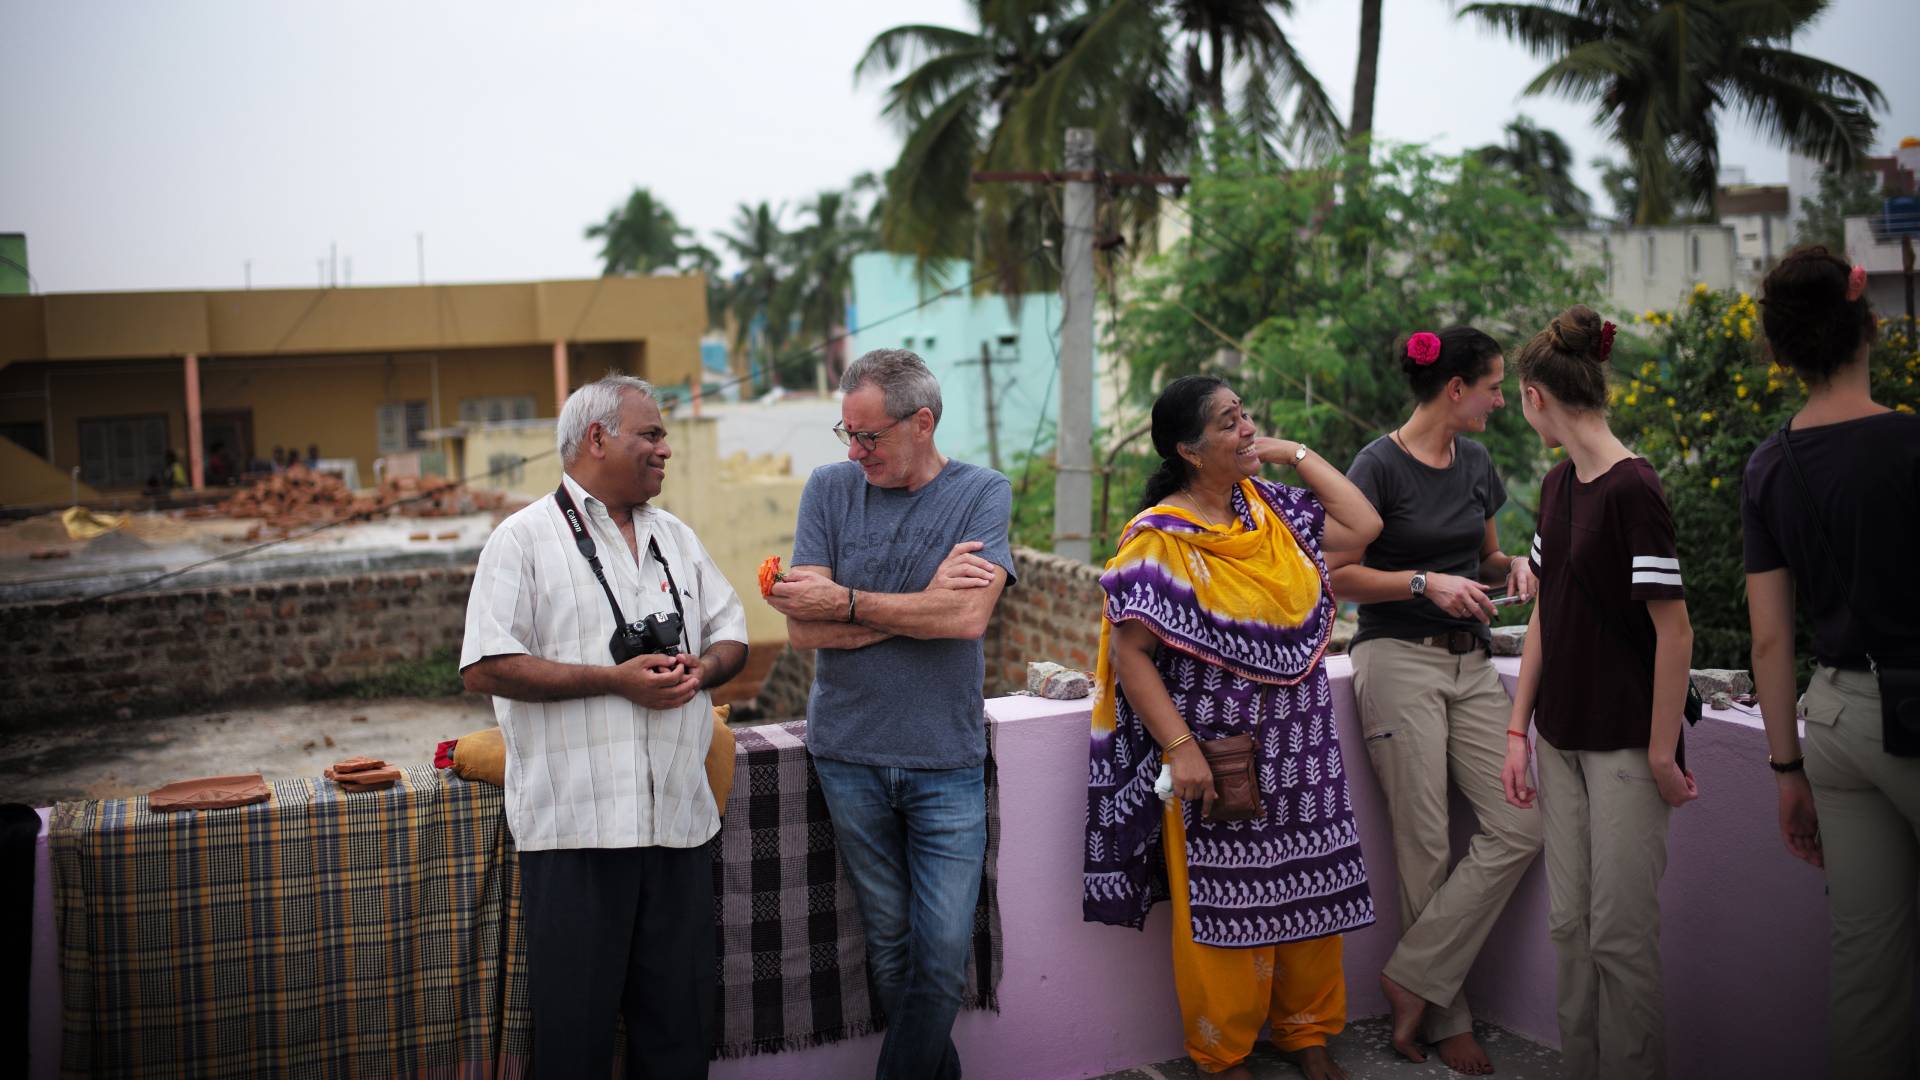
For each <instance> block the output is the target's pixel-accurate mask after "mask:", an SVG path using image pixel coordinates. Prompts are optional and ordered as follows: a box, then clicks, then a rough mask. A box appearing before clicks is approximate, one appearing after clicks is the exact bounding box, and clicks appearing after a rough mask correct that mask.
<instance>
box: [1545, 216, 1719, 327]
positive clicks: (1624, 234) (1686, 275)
mask: <svg viewBox="0 0 1920 1080" xmlns="http://www.w3.org/2000/svg"><path fill="white" fill-rule="evenodd" d="M1560 236H1561V238H1562V239H1563V240H1565V241H1566V242H1567V246H1568V247H1569V248H1571V249H1572V255H1573V258H1574V260H1575V261H1576V262H1579V263H1581V264H1584V265H1587V266H1594V267H1598V268H1599V269H1600V270H1601V272H1602V273H1603V274H1604V275H1605V277H1604V279H1603V285H1602V306H1603V307H1605V308H1607V309H1609V313H1610V314H1615V315H1635V314H1639V313H1641V312H1644V311H1668V310H1671V309H1673V308H1676V307H1678V306H1680V304H1681V303H1682V302H1684V300H1685V299H1686V295H1687V293H1688V292H1690V291H1691V290H1692V289H1693V287H1694V286H1695V285H1696V284H1701V283H1704V284H1705V285H1706V286H1707V287H1708V288H1712V289H1730V288H1737V287H1740V283H1741V279H1740V275H1739V272H1738V264H1739V240H1738V237H1737V236H1736V235H1735V230H1734V228H1733V227H1732V226H1730V225H1724V224H1723V225H1631V226H1624V225H1623V226H1619V227H1617V228H1610V229H1569V230H1566V231H1563V232H1562V233H1561V234H1560Z"/></svg>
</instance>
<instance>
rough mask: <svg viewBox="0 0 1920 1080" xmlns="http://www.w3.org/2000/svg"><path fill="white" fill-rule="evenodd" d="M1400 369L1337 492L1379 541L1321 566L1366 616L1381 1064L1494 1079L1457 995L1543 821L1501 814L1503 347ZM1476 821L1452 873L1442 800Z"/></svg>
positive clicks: (1480, 337)
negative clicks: (1382, 896) (1388, 835)
mask: <svg viewBox="0 0 1920 1080" xmlns="http://www.w3.org/2000/svg"><path fill="white" fill-rule="evenodd" d="M1401 353H1402V356H1401V360H1400V362H1401V366H1402V367H1403V369H1404V370H1405V372H1406V375H1407V382H1408V384H1409V386H1410V387H1411V389H1412V391H1413V397H1414V401H1415V405H1414V409H1413V415H1412V416H1410V417H1408V418H1407V421H1406V423H1404V424H1402V425H1401V426H1400V427H1399V428H1397V429H1395V430H1394V431H1393V432H1391V433H1389V434H1387V435H1385V436H1383V437H1381V438H1378V439H1375V440H1374V441H1373V442H1372V443H1370V444H1368V445H1367V446H1366V447H1365V448H1364V449H1362V450H1361V451H1360V453H1359V454H1358V455H1356V456H1355V457H1354V459H1353V466H1352V468H1350V469H1348V470H1347V478H1348V479H1349V480H1352V481H1353V483H1354V485H1355V486H1356V487H1358V488H1359V489H1360V490H1361V491H1362V492H1364V493H1365V494H1366V496H1367V498H1368V500H1369V501H1371V502H1372V503H1373V506H1374V509H1376V510H1378V511H1379V512H1380V517H1381V519H1382V520H1383V522H1384V527H1383V528H1382V530H1381V533H1380V535H1379V536H1378V537H1377V538H1376V539H1375V540H1374V541H1373V543H1372V544H1369V545H1368V546H1367V549H1366V551H1365V552H1364V553H1353V554H1346V555H1330V556H1329V557H1328V560H1327V563H1328V566H1329V568H1330V569H1331V570H1332V571H1333V586H1334V591H1335V592H1336V593H1337V594H1338V595H1339V597H1340V598H1341V599H1343V600H1356V601H1359V603H1360V632H1359V633H1358V634H1356V635H1355V636H1354V643H1353V645H1352V646H1351V649H1350V652H1351V653H1352V658H1353V686H1354V696H1355V697H1356V699H1357V700H1358V702H1359V705H1360V724H1361V729H1362V730H1363V731H1364V732H1365V733H1366V738H1367V756H1368V758H1369V759H1370V760H1371V761H1372V762H1373V770H1374V773H1375V775H1377V776H1378V777H1379V779H1380V786H1381V788H1382V789H1384V790H1385V791H1386V794H1387V808H1388V813H1389V816H1390V817H1391V818H1392V822H1393V852H1394V859H1395V861H1396V863H1397V864H1398V868H1399V878H1400V923H1401V931H1402V933H1401V937H1400V943H1399V945H1398V946H1397V947H1396V948H1395V949H1394V953H1393V956H1392V957H1391V958H1390V959H1389V960H1388V961H1387V966H1386V968H1385V969H1384V970H1383V971H1382V972H1381V975H1380V987H1381V989H1382V990H1383V991H1384V992H1385V993H1386V995H1387V1000H1388V1001H1389V1002H1390V1003H1391V1005H1392V1006H1393V1046H1394V1049H1396V1050H1398V1051H1399V1052H1400V1053H1401V1054H1403V1055H1405V1056H1406V1057H1408V1058H1410V1059H1412V1060H1414V1061H1424V1060H1426V1055H1425V1052H1424V1051H1423V1050H1422V1049H1421V1044H1422V1043H1427V1044H1432V1045H1433V1046H1434V1047H1435V1049H1436V1050H1437V1051H1438V1052H1439V1054H1440V1057H1441V1060H1443V1061H1445V1062H1446V1063H1447V1065H1448V1066H1449V1067H1450V1068H1452V1069H1454V1070H1455V1071H1457V1072H1462V1073H1467V1074H1469V1075H1477V1074H1482V1073H1488V1072H1491V1071H1493V1066H1492V1063H1491V1062H1490V1061H1489V1060H1488V1059H1487V1054H1486V1051H1485V1050H1483V1049H1482V1048H1481V1047H1480V1045H1479V1044H1478V1043H1476V1042H1475V1041H1474V1038H1473V1018H1472V1016H1471V1015H1470V1014H1469V1013H1468V1011H1467V1002H1466V998H1465V996H1464V994H1463V993H1462V991H1461V986H1462V984H1463V983H1464V982H1465V981H1466V977H1467V969H1468V968H1470V967H1472V966H1473V961H1474V958H1475V957H1476V956H1478V955H1479V952H1480V946H1481V944H1482V943H1483V942H1485V941H1486V938H1487V934H1488V932H1489V931H1490V930H1491V929H1492V928H1493V922H1494V919H1496V918H1497V917H1498V916H1499V914H1500V911H1501V909H1502V908H1504V907H1505V906H1506V902H1507V898H1508V896H1509V895H1511V894H1512V892H1513V888H1514V886H1515V885H1517V884H1518V883H1519V881H1520V875H1521V874H1522V873H1524V872H1525V871H1526V868H1527V866H1528V864H1529V863H1531V862H1532V861H1533V857H1534V855H1535V854H1536V853H1538V852H1539V850H1540V821H1539V815H1538V814H1535V813H1533V812H1532V811H1528V810H1521V809H1519V808H1517V807H1514V806H1511V805H1509V804H1508V803H1507V801H1506V800H1505V799H1504V798H1502V797H1501V789H1500V767H1501V765H1502V764H1503V763H1504V761H1505V759H1506V734H1505V732H1506V723H1507V715H1508V712H1509V711H1510V709H1511V703H1510V702H1509V700H1508V698H1507V692H1506V689H1505V687H1504V686H1503V685H1502V684H1501V681H1500V676H1499V674H1498V673H1497V672H1495V671H1494V669H1493V662H1492V660H1491V659H1490V658H1489V655H1488V653H1489V647H1488V638H1489V635H1488V629H1487V628H1488V624H1489V623H1490V621H1491V620H1492V618H1493V611H1494V608H1493V603H1492V600H1491V598H1490V596H1489V589H1490V587H1491V585H1492V583H1498V582H1502V581H1504V582H1505V583H1506V588H1507V590H1508V592H1509V594H1510V595H1513V596H1517V597H1519V598H1521V599H1532V597H1533V589H1534V578H1533V573H1532V568H1531V567H1529V566H1528V564H1527V560H1526V559H1524V558H1513V557H1510V556H1508V555H1506V554H1504V553H1502V552H1501V550H1500V543H1499V537H1498V535H1497V534H1496V533H1495V531H1494V524H1493V515H1494V512H1495V511H1496V510H1498V509H1500V506H1501V504H1503V503H1505V502H1506V499H1507V492H1506V488H1505V486H1504V485H1502V484H1501V483H1500V477H1499V476H1498V475H1496V474H1495V473H1494V471H1493V459H1492V457H1491V456H1490V455H1489V454H1488V453H1487V449H1486V447H1484V446H1481V445H1480V444H1479V443H1477V442H1475V441H1473V440H1472V439H1470V438H1468V437H1467V436H1468V435H1470V434H1472V433H1474V432H1479V431H1484V430H1486V426H1487V417H1488V416H1489V415H1491V414H1492V412H1493V410H1495V409H1498V408H1501V407H1503V406H1504V405H1505V404H1506V403H1505V401H1504V399H1503V398H1502V397H1501V394H1500V382H1501V380H1502V379H1503V378H1504V377H1505V375H1506V361H1505V358H1504V357H1502V356H1501V354H1500V345H1499V343H1498V342H1496V341H1494V340H1493V339H1492V338H1490V337H1488V336H1487V335H1486V334H1483V333H1481V332H1480V331H1478V330H1475V329H1473V328H1472V327H1467V326H1456V327H1451V328H1449V329H1446V330H1442V331H1440V332H1439V333H1438V334H1433V333H1427V332H1421V333H1417V334H1414V335H1412V336H1411V337H1409V338H1408V339H1407V342H1406V344H1405V346H1404V347H1403V348H1402V350H1401ZM1450 777H1451V778H1452V779H1454V780H1455V781H1456V782H1457V781H1459V780H1460V778H1462V777H1471V778H1473V782H1471V783H1459V784H1458V786H1459V788H1460V790H1461V793H1462V794H1464V795H1465V796H1466V797H1467V799H1468V801H1469V802H1471V803H1472V804H1473V808H1474V811H1475V816H1476V817H1477V818H1478V819H1479V833H1478V834H1477V835H1476V836H1475V837H1474V840H1473V843H1472V845H1471V846H1470V847H1469V848H1468V853H1467V856H1466V858H1464V859H1462V860H1460V863H1459V865H1458V866H1456V867H1454V868H1453V870H1452V872H1451V873H1449V872H1448V869H1447V857H1448V830H1447V782H1448V779H1449V778H1450Z"/></svg>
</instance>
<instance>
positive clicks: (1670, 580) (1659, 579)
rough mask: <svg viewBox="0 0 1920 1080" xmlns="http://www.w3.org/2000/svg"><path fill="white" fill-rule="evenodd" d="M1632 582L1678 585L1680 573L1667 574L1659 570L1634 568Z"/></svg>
mask: <svg viewBox="0 0 1920 1080" xmlns="http://www.w3.org/2000/svg"><path fill="white" fill-rule="evenodd" d="M1633 583H1634V584H1635V585H1679V584H1680V575H1679V574H1668V573H1664V572H1662V571H1659V570H1635V571H1634V572H1633Z"/></svg>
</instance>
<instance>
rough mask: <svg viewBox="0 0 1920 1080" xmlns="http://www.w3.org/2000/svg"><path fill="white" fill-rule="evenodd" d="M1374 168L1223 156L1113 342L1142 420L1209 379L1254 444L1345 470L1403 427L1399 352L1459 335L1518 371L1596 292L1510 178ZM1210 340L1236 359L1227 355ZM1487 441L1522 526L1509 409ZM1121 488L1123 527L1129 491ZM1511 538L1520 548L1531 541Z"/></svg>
mask: <svg viewBox="0 0 1920 1080" xmlns="http://www.w3.org/2000/svg"><path fill="white" fill-rule="evenodd" d="M1376 155H1377V158H1376V160H1375V161H1374V162H1373V164H1372V167H1371V169H1370V170H1366V171H1360V170H1358V169H1356V166H1358V165H1359V164H1360V163H1359V162H1356V161H1353V160H1348V159H1337V160H1335V161H1332V162H1329V163H1328V165H1327V166H1326V167H1325V168H1323V169H1312V170H1285V169H1281V168H1278V167H1276V166H1275V165H1274V164H1273V163H1272V162H1271V161H1270V160H1268V159H1264V158H1262V157H1259V156H1256V155H1248V154H1234V153H1226V154H1220V155H1217V157H1216V164H1214V165H1213V166H1212V167H1211V168H1208V169H1207V170H1206V171H1204V172H1202V173H1200V174H1199V175H1196V176H1195V180H1194V190H1193V194H1192V196H1191V198H1190V199H1189V201H1188V204H1187V207H1186V210H1187V213H1188V214H1189V216H1190V217H1191V219H1192V224H1193V226H1194V227H1193V232H1192V235H1191V236H1190V237H1189V238H1188V239H1186V240H1184V241H1182V242H1181V244H1180V246H1179V247H1178V249H1176V250H1175V251H1173V252H1171V253H1169V254H1168V255H1166V256H1164V257H1162V258H1160V259H1158V260H1155V261H1154V262H1152V263H1149V264H1148V265H1147V266H1146V267H1145V269H1144V272H1143V273H1142V275H1141V278H1140V281H1139V282H1138V286H1139V288H1138V296H1137V298H1136V299H1134V300H1133V302H1131V303H1130V304H1129V305H1128V307H1127V308H1126V310H1125V311H1124V312H1123V313H1122V314H1121V316H1120V317H1119V319H1118V320H1117V321H1116V323H1115V325H1114V326H1113V328H1112V336H1113V339H1114V340H1113V346H1114V351H1115V352H1116V353H1117V354H1119V355H1122V356H1126V357H1127V358H1128V362H1129V365H1130V382H1131V394H1132V396H1133V398H1134V400H1135V402H1136V403H1137V404H1139V405H1140V406H1141V407H1142V408H1143V409H1144V407H1145V406H1146V405H1147V404H1148V403H1150V402H1151V401H1152V399H1153V397H1154V395H1155V394H1156V393H1157V392H1158V389H1159V387H1161V386H1163V385H1165V384H1166V383H1167V382H1168V381H1171V380H1172V379H1174V378H1176V377H1178V376H1181V375H1187V374H1193V373H1210V374H1215V375H1219V376H1220V377H1222V378H1224V379H1226V380H1227V381H1228V382H1229V383H1231V384H1232V385H1233V386H1234V387H1235V388H1236V390H1237V391H1238V392H1239V394H1240V396H1241V398H1242V399H1243V400H1245V401H1246V402H1247V404H1248V406H1249V408H1250V409H1251V410H1252V411H1253V413H1254V415H1255V416H1256V417H1257V419H1258V422H1259V423H1260V426H1261V428H1262V430H1264V431H1269V432H1272V433H1274V434H1277V435H1280V436H1283V437H1286V438H1297V439H1301V440H1303V441H1305V442H1307V443H1308V444H1309V445H1311V446H1313V447H1314V448H1315V449H1316V450H1318V451H1319V452H1320V453H1321V454H1322V455H1324V456H1325V457H1326V458H1327V459H1328V460H1330V461H1333V462H1335V463H1338V464H1342V465H1344V464H1345V463H1346V462H1348V461H1351V460H1352V458H1353V455H1354V454H1355V453H1356V452H1357V451H1358V450H1359V449H1360V448H1361V447H1362V446H1364V445H1365V444H1366V443H1368V442H1370V441H1371V440H1373V439H1374V438H1377V437H1378V436H1380V435H1383V434H1385V433H1386V432H1387V431H1389V430H1391V429H1393V428H1394V427H1397V426H1398V425H1399V424H1400V423H1401V422H1402V421H1403V420H1404V419H1405V417H1406V416H1407V415H1408V414H1409V413H1410V412H1411V410H1412V407H1413V399H1412V395H1411V393H1410V392H1409V391H1408V388H1407V382H1406V376H1405V374H1404V371H1403V369H1402V367H1401V362H1400V358H1399V353H1398V352H1397V351H1396V347H1397V346H1398V345H1399V344H1400V342H1401V341H1402V340H1403V339H1404V338H1405V336H1406V335H1407V334H1409V333H1411V332H1413V331H1415V330H1422V329H1430V330H1432V329H1439V328H1441V327H1443V326H1448V325H1451V324H1455V323H1467V324H1471V325H1474V326H1477V327H1479V328H1480V329H1482V330H1484V331H1486V332H1487V333H1489V334H1491V335H1492V336H1493V337H1494V338H1495V339H1496V340H1498V341H1500V342H1501V343H1502V344H1503V345H1504V346H1505V347H1506V349H1507V350H1508V352H1509V353H1512V352H1515V351H1517V350H1518V347H1519V345H1520V344H1521V343H1522V342H1523V341H1524V340H1525V339H1526V338H1527V337H1530V336H1531V335H1532V334H1533V333H1534V332H1535V331H1536V330H1538V329H1539V328H1540V327H1542V326H1544V325H1546V323H1547V322H1548V320H1550V319H1551V318H1552V317H1553V315H1555V314H1556V313H1558V312H1559V311H1560V310H1561V309H1562V308H1564V307H1565V306H1566V305H1567V304H1568V303H1570V302H1572V301H1574V300H1578V299H1582V298H1586V297H1590V296H1592V295H1593V294H1594V293H1595V292H1597V288H1598V272H1597V271H1594V270H1589V269H1578V268H1570V267H1569V265H1568V257H1567V250H1566V247H1565V245H1564V244H1562V243H1561V241H1560V239H1559V237H1558V236H1557V235H1556V234H1555V232H1554V226H1555V221H1554V215H1553V211H1552V209H1551V207H1550V205H1549V203H1548V202H1547V200H1545V199H1543V198H1541V197H1539V196H1537V195H1533V194H1530V193H1529V192H1527V191H1525V190H1523V189H1522V188H1521V187H1520V186H1519V184H1518V181H1517V180H1516V179H1515V178H1514V177H1513V175H1512V174H1511V173H1510V172H1509V171H1507V170H1506V169H1503V168H1502V169H1495V168H1490V167H1489V166H1487V165H1485V164H1483V163H1481V162H1480V161H1478V160H1477V159H1474V158H1472V157H1469V158H1465V159H1462V158H1446V157H1439V156H1436V155H1434V154H1431V153H1429V152H1427V151H1425V150H1423V149H1420V148H1418V147H1396V148H1387V149H1385V150H1384V151H1381V150H1379V149H1376ZM1350 172H1351V175H1357V176H1359V177H1360V182H1359V185H1358V186H1351V185H1350V184H1349V183H1348V180H1349V177H1350ZM1208 324H1211V326H1212V327H1215V328H1218V329H1219V330H1220V331H1222V332H1223V333H1224V334H1226V335H1228V336H1231V337H1233V338H1236V339H1237V340H1238V341H1239V342H1240V343H1242V344H1243V345H1244V347H1245V355H1244V356H1241V355H1239V354H1238V353H1237V352H1234V351H1232V350H1227V351H1225V352H1223V349H1222V346H1223V345H1226V344H1227V343H1226V342H1225V341H1223V340H1222V337H1221V334H1218V333H1215V332H1214V330H1212V329H1209V325H1208ZM1309 388H1311V391H1310V392H1309ZM1309 399H1310V400H1309ZM1481 439H1482V441H1484V442H1485V443H1486V445H1487V447H1488V448H1489V450H1491V451H1492V453H1493V457H1494V461H1495V463H1496V465H1497V466H1498V468H1499V469H1500V473H1501V476H1502V477H1503V478H1504V479H1505V480H1506V483H1507V487H1508V490H1509V491H1510V492H1511V493H1512V495H1513V498H1514V502H1515V503H1516V504H1518V508H1525V509H1524V511H1520V510H1519V509H1518V508H1517V512H1525V513H1530V510H1531V505H1532V503H1533V501H1534V500H1533V496H1532V488H1533V478H1534V477H1535V476H1536V475H1537V474H1538V472H1539V461H1538V459H1539V442H1538V439H1537V438H1536V436H1535V435H1534V434H1533V432H1532V430H1531V429H1530V428H1528V427H1527V426H1526V422H1525V420H1524V419H1523V418H1522V417H1521V416H1520V410H1519V407H1518V404H1517V403H1515V404H1514V405H1512V406H1511V407H1509V408H1507V409H1503V410H1500V411H1498V412H1496V413H1495V414H1494V416H1493V418H1492V420H1491V421H1490V422H1489V424H1488V428H1487V431H1486V432H1485V434H1484V435H1483V436H1481ZM1142 451H1143V454H1150V452H1151V448H1150V447H1145V446H1143V447H1142ZM1142 475H1143V476H1144V473H1143V474H1142ZM1115 486H1116V496H1115V500H1114V501H1115V506H1116V507H1119V508H1123V509H1120V510H1118V511H1117V512H1116V515H1115V516H1116V517H1118V518H1119V520H1120V522H1124V521H1125V520H1126V516H1127V515H1128V514H1130V513H1131V512H1132V509H1133V506H1132V503H1133V500H1134V499H1136V498H1138V494H1139V490H1140V488H1139V486H1138V484H1137V481H1135V482H1133V486H1131V487H1129V488H1128V489H1127V490H1126V491H1125V492H1124V494H1122V493H1121V492H1119V490H1118V483H1117V482H1116V485H1115ZM1096 497H1097V496H1096ZM1097 516H1098V515H1097V511H1096V517H1097ZM1502 524H1503V527H1504V526H1506V523H1505V522H1503V523H1502ZM1094 527H1095V530H1096V531H1098V530H1099V529H1100V522H1099V521H1097V520H1096V521H1095V523H1094ZM1116 527H1117V525H1116ZM1512 528H1514V529H1516V530H1517V531H1515V532H1514V533H1513V534H1512V535H1509V536H1507V543H1508V546H1510V547H1517V546H1519V545H1521V544H1524V542H1525V538H1526V537H1527V536H1529V535H1530V534H1531V531H1532V523H1531V520H1530V518H1528V519H1525V520H1519V521H1515V522H1514V523H1513V526H1512Z"/></svg>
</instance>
